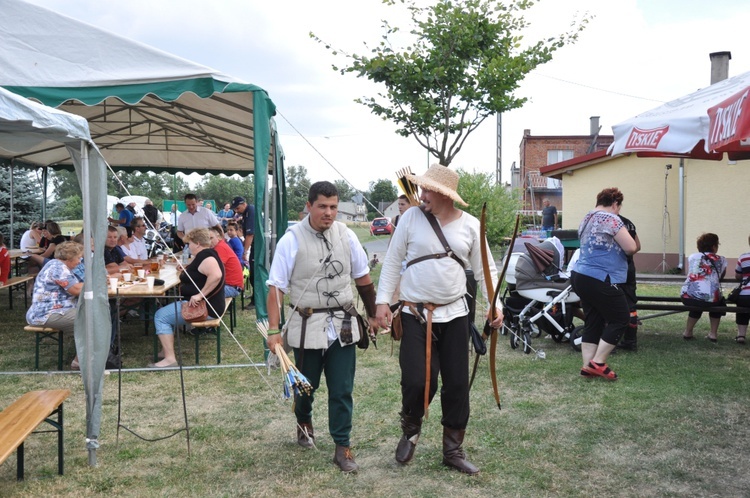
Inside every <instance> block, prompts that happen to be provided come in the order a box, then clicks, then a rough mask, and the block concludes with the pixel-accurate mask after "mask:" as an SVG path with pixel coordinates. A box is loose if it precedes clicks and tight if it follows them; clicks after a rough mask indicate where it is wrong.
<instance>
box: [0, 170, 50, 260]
mask: <svg viewBox="0 0 750 498" xmlns="http://www.w3.org/2000/svg"><path fill="white" fill-rule="evenodd" d="M41 191H42V189H41V186H40V185H39V181H38V179H37V178H36V176H35V172H34V171H31V170H27V169H21V168H14V169H13V247H15V248H18V247H19V244H20V242H21V236H22V235H23V233H24V232H25V231H26V230H28V229H29V225H31V222H32V221H41V219H42V196H41V195H40V192H41ZM10 194H11V192H10V168H9V167H7V166H5V165H3V166H2V167H0V233H2V234H3V236H4V237H5V245H6V246H8V247H10V246H11V240H10Z"/></svg>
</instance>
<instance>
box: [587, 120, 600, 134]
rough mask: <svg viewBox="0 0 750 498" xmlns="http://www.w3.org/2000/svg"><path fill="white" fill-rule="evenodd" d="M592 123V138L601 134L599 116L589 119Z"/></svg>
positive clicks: (590, 131)
mask: <svg viewBox="0 0 750 498" xmlns="http://www.w3.org/2000/svg"><path fill="white" fill-rule="evenodd" d="M589 121H590V128H589V135H591V136H592V137H594V136H596V135H598V134H599V128H600V126H599V116H591V117H590V118H589Z"/></svg>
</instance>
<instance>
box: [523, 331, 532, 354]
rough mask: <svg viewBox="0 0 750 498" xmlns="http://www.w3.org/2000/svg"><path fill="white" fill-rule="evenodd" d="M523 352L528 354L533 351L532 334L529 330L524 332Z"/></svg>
mask: <svg viewBox="0 0 750 498" xmlns="http://www.w3.org/2000/svg"><path fill="white" fill-rule="evenodd" d="M523 352H524V353H526V354H529V353H531V334H529V333H528V332H526V333H524V334H523Z"/></svg>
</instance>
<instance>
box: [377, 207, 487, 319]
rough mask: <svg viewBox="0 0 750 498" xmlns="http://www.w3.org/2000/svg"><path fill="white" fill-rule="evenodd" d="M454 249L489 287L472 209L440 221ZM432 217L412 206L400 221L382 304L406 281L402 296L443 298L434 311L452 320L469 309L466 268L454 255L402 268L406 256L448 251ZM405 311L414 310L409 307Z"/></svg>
mask: <svg viewBox="0 0 750 498" xmlns="http://www.w3.org/2000/svg"><path fill="white" fill-rule="evenodd" d="M440 228H441V229H442V231H443V235H445V239H446V241H447V242H448V245H449V246H450V247H451V249H452V250H453V252H454V253H455V254H456V255H457V256H458V257H459V258H460V259H461V260H462V261H463V262H464V266H465V267H466V269H471V270H473V271H474V277H475V278H476V280H477V288H478V289H484V284H483V282H484V273H483V271H482V255H481V248H480V245H479V244H480V234H479V220H477V219H476V218H474V217H473V216H471V215H470V214H468V213H465V212H463V211H462V212H461V216H460V217H459V218H458V219H456V220H454V221H452V222H450V223H448V224H447V225H444V226H443V225H441V227H440ZM444 252H445V250H444V248H443V246H442V244H441V243H440V240H439V239H438V237H437V235H436V234H435V231H434V230H433V229H432V226H431V225H430V222H429V221H428V220H427V217H426V216H425V215H424V213H422V211H421V210H420V209H419V208H417V207H412V208H410V209H408V210H407V211H406V212H405V213H404V214H403V215H401V219H399V222H398V230H396V232H395V233H394V235H393V238H392V239H391V244H390V246H389V247H388V253H387V254H386V256H385V260H384V262H383V269H382V270H381V272H380V281H379V282H378V295H377V299H376V303H377V304H387V303H389V301H390V298H391V297H392V296H393V293H394V291H395V290H396V287H397V286H398V284H399V280H400V282H401V286H400V291H399V292H400V294H399V299H400V300H402V301H411V302H415V303H433V304H442V305H444V306H441V307H439V308H437V309H435V311H434V313H433V318H432V319H433V321H434V322H437V323H445V322H449V321H451V320H453V319H455V318H457V317H459V316H463V315H466V314H467V313H468V312H469V310H468V307H467V305H466V301H465V299H464V295H465V294H466V273H465V271H464V269H463V268H461V265H459V264H458V263H457V262H456V261H455V260H453V259H452V258H440V259H428V260H425V261H420V262H419V263H415V264H413V265H411V266H409V267H408V268H406V270H405V271H404V272H403V274H401V270H402V265H401V263H402V262H403V261H405V262H406V263H407V264H408V262H409V261H411V260H414V259H416V258H419V257H422V256H426V255H428V254H439V253H444ZM487 254H488V255H489V267H490V273H491V275H490V278H491V279H492V285H493V287H494V286H495V284H496V283H497V270H496V268H495V262H494V260H493V259H492V255H491V253H490V252H489V247H487ZM404 312H406V313H409V310H408V308H406V307H404Z"/></svg>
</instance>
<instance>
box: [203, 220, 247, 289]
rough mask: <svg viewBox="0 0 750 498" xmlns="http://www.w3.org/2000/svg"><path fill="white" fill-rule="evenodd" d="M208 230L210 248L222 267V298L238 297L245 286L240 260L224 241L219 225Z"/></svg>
mask: <svg viewBox="0 0 750 498" xmlns="http://www.w3.org/2000/svg"><path fill="white" fill-rule="evenodd" d="M209 230H210V232H209V235H210V236H211V247H213V249H214V251H216V254H218V255H219V259H220V260H221V262H222V264H223V265H224V297H236V296H239V295H240V293H242V288H243V286H244V285H245V276H244V275H243V274H242V265H241V264H240V260H239V258H238V257H237V255H236V254H235V253H234V251H232V248H231V247H229V244H227V242H226V241H225V240H224V231H223V230H222V229H221V227H220V226H219V225H216V226H215V227H211V228H209Z"/></svg>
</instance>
